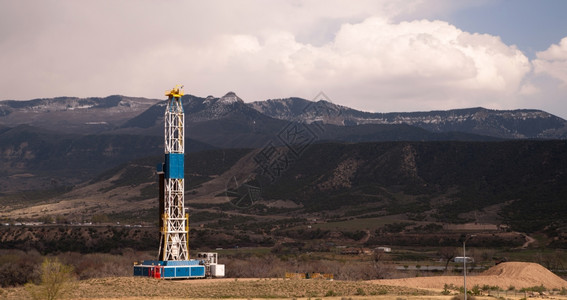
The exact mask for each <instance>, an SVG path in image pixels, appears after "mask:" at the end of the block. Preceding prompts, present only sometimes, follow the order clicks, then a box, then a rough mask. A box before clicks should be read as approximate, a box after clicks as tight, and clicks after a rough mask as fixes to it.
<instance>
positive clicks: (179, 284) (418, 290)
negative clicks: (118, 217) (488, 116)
mask: <svg viewBox="0 0 567 300" xmlns="http://www.w3.org/2000/svg"><path fill="white" fill-rule="evenodd" d="M462 283H463V278H462V277H460V276H437V277H419V278H405V279H390V280H372V281H326V280H303V279H292V280H282V279H251V278H241V279H234V278H230V279H229V278H227V279H204V280H178V281H169V280H156V279H151V278H146V277H110V278H98V279H90V280H84V281H81V282H79V283H78V284H77V285H76V286H75V288H74V289H73V291H72V293H71V295H69V296H70V297H71V298H73V299H187V298H233V299H235V298H238V299H249V298H287V299H289V298H310V297H316V298H323V297H324V298H327V297H329V296H334V297H333V298H335V299H341V297H344V296H348V297H349V298H355V299H358V298H360V299H399V298H403V299H412V300H416V299H451V296H443V295H441V291H440V290H441V289H443V285H444V284H453V285H455V286H457V287H458V286H462ZM476 284H478V285H481V286H482V285H490V286H499V287H501V288H502V289H507V288H508V287H510V286H514V287H515V288H516V289H520V288H523V287H533V286H540V285H542V284H543V285H544V286H545V287H546V288H547V289H553V288H558V289H560V288H567V282H566V281H564V280H563V279H561V278H559V277H558V276H556V275H554V274H553V273H551V272H550V271H549V270H547V269H545V268H544V267H542V266H541V265H538V264H534V263H519V262H508V263H502V264H500V265H497V266H495V267H493V268H491V269H489V270H487V271H486V272H484V273H482V274H481V275H477V276H468V277H467V286H470V287H472V286H474V285H476ZM523 296H524V295H523V294H519V295H518V297H523ZM28 297H29V294H28V293H27V292H26V290H25V289H24V288H22V287H20V288H10V289H5V290H1V289H0V298H3V299H26V298H28ZM518 297H515V296H514V297H512V296H510V297H508V298H514V299H516V298H518ZM553 297H554V298H555V299H565V298H564V297H563V296H558V295H554V296H553ZM477 299H490V298H487V296H484V297H477Z"/></svg>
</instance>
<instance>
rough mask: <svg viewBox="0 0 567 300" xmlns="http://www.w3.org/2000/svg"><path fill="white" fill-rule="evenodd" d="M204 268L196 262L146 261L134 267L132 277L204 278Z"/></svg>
mask: <svg viewBox="0 0 567 300" xmlns="http://www.w3.org/2000/svg"><path fill="white" fill-rule="evenodd" d="M205 275H206V274H205V266H204V265H201V264H200V261H198V260H185V261H167V260H166V261H162V260H146V261H144V262H142V264H140V265H134V276H146V277H152V278H163V279H188V278H204V277H205Z"/></svg>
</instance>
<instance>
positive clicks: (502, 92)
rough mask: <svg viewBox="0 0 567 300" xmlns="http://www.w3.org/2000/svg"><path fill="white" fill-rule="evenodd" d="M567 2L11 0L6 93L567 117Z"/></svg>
mask: <svg viewBox="0 0 567 300" xmlns="http://www.w3.org/2000/svg"><path fill="white" fill-rule="evenodd" d="M566 13H567V1H563V0H539V1H536V0H532V1H527V0H508V1H504V0H502V1H499V0H490V1H482V0H471V1H466V0H459V1H453V0H400V1H380V0H369V1H364V0H358V1H350V0H345V1H341V0H325V1H323V0H320V1H299V0H289V1H284V0H271V1H267V0H226V1H221V0H216V1H214V0H213V1H176V0H168V1H157V0H156V1H144V0H141V1H120V0H118V1H116V0H113V1H99V0H97V1H88V0H86V1H75V0H69V1H65V0H60V1H49V0H35V1H33V0H13V1H9V0H0V100H29V99H34V98H51V97H58V96H76V97H105V96H108V95H113V94H120V95H126V96H140V97H147V98H156V99H165V97H164V95H163V94H164V91H165V90H167V89H170V88H172V87H173V86H174V85H176V84H184V85H185V92H186V93H188V94H193V95H196V96H201V97H206V96H208V95H213V96H216V97H220V96H222V95H224V94H225V93H226V92H228V91H234V92H235V93H236V94H237V95H238V96H240V97H241V98H242V99H243V100H244V101H245V102H251V101H258V100H266V99H274V98H287V97H302V98H305V99H309V100H311V99H313V97H315V96H316V95H317V94H318V93H319V92H320V91H323V92H324V93H325V94H326V95H327V96H328V97H329V98H330V99H329V100H332V101H333V102H334V103H336V104H341V105H345V106H349V107H352V108H355V109H359V110H364V111H373V112H392V111H427V110H444V109H453V108H467V107H477V106H482V107H486V108H493V109H518V108H535V109H542V110H545V111H548V112H550V113H553V114H556V115H558V116H560V117H563V118H567V17H566Z"/></svg>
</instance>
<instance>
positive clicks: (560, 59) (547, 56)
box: [533, 37, 567, 85]
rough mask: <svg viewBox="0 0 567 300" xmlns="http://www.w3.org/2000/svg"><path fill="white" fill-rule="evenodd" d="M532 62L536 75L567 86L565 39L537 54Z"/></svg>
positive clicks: (566, 44)
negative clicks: (545, 76)
mask: <svg viewBox="0 0 567 300" xmlns="http://www.w3.org/2000/svg"><path fill="white" fill-rule="evenodd" d="M536 57H537V59H535V60H534V61H533V64H534V71H535V73H536V74H540V75H542V74H545V75H549V76H551V77H553V78H556V79H558V80H560V81H561V82H562V83H563V84H564V85H567V37H565V38H563V39H562V40H561V41H560V42H559V44H558V45H557V44H554V45H551V46H550V47H549V48H548V49H547V50H545V51H541V52H537V53H536Z"/></svg>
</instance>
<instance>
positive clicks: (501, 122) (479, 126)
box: [248, 98, 567, 139]
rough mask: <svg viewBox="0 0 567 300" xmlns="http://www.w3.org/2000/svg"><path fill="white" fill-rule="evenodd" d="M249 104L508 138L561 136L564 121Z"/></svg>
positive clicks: (317, 117) (536, 114)
mask: <svg viewBox="0 0 567 300" xmlns="http://www.w3.org/2000/svg"><path fill="white" fill-rule="evenodd" d="M248 105H249V106H250V107H252V108H254V109H256V110H258V111H259V112H261V113H263V114H266V115H268V116H270V117H272V118H277V119H281V120H289V121H296V122H304V123H313V122H321V123H325V124H334V125H342V126H355V125H362V124H408V125H413V126H417V127H420V128H423V129H426V130H429V131H432V132H457V131H459V132H465V133H473V134H480V135H487V136H492V137H498V138H508V139H518V138H519V139H526V138H528V139H532V138H545V139H557V138H559V139H564V138H567V121H565V120H563V119H561V118H559V117H557V116H554V115H552V114H549V113H547V112H544V111H540V110H527V109H522V110H490V109H485V108H482V107H478V108H468V109H455V110H447V111H430V112H407V113H369V112H363V111H357V110H354V109H351V108H348V107H345V106H341V105H336V104H333V103H331V102H328V101H324V100H321V101H318V102H311V101H307V100H305V99H300V98H286V99H276V100H267V101H260V102H253V103H250V104H248Z"/></svg>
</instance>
